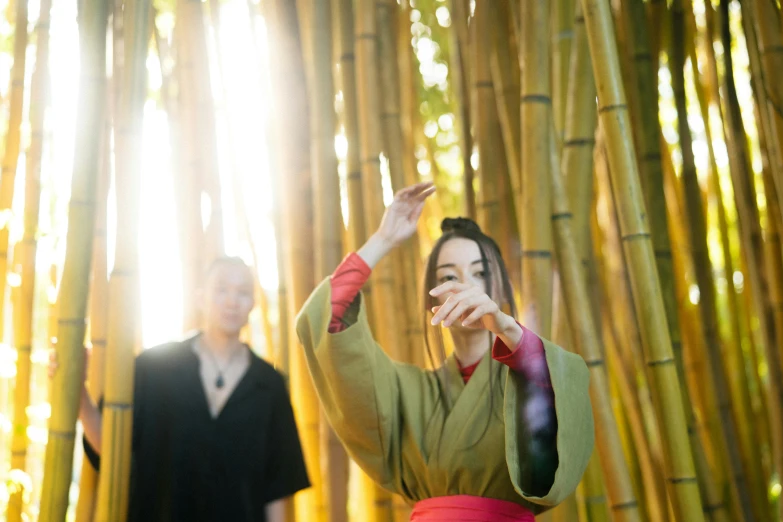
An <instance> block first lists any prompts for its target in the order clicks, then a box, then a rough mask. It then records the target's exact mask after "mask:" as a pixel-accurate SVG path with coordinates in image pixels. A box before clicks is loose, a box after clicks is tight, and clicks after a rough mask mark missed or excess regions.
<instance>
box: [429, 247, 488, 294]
mask: <svg viewBox="0 0 783 522" xmlns="http://www.w3.org/2000/svg"><path fill="white" fill-rule="evenodd" d="M486 277H487V274H486V273H485V272H484V264H483V263H482V262H481V251H480V250H479V246H478V244H477V243H476V242H475V241H473V240H471V239H465V238H462V237H455V238H453V239H449V240H448V241H446V242H445V243H443V246H442V247H441V249H440V252H439V253H438V260H437V263H436V265H435V284H436V286H440V285H442V284H443V283H447V282H449V281H454V282H457V283H462V284H466V285H473V286H477V287H480V288H481V289H485V286H486V279H485V278H486ZM450 295H451V294H450V293H449V294H444V295H442V296H440V297H439V298H438V304H440V305H442V304H443V303H444V302H445V301H446V299H448V297H449V296H450Z"/></svg>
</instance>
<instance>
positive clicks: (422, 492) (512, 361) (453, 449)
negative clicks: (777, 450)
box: [297, 183, 593, 522]
mask: <svg viewBox="0 0 783 522" xmlns="http://www.w3.org/2000/svg"><path fill="white" fill-rule="evenodd" d="M433 192H434V188H433V186H432V184H430V183H422V184H418V185H414V186H412V187H408V188H406V189H404V190H402V191H400V192H399V193H398V194H396V195H395V198H394V201H393V202H392V204H391V205H390V206H389V207H388V209H387V210H386V213H385V215H384V217H383V220H382V222H381V225H380V227H379V229H378V231H377V232H376V233H375V234H374V235H373V236H372V237H371V238H370V239H369V240H368V241H367V243H366V244H365V245H364V246H363V247H362V248H361V249H360V250H359V251H358V252H357V253H354V254H351V255H349V256H348V257H347V258H346V259H345V260H344V261H343V263H342V264H341V265H340V267H338V269H337V270H336V271H335V273H334V274H333V275H332V277H331V278H329V279H327V280H326V281H324V282H323V283H321V284H320V286H319V287H318V288H316V290H315V291H314V292H313V294H312V295H311V296H310V298H309V300H308V301H307V302H306V303H305V305H304V307H303V309H302V311H301V312H300V314H299V317H298V318H297V332H298V335H299V339H300V340H301V342H302V344H303V345H304V349H305V354H306V358H307V363H308V365H309V368H310V373H311V375H312V377H313V381H314V384H315V387H316V390H317V392H318V395H319V397H320V400H321V402H322V404H323V406H324V409H325V411H326V414H327V417H328V419H329V422H330V423H331V425H332V427H333V428H334V430H335V431H336V433H337V435H338V436H339V437H340V439H341V441H342V442H343V444H344V445H345V447H346V449H347V451H348V453H349V454H350V455H351V457H353V458H354V460H356V462H357V463H358V464H359V465H360V466H361V468H362V469H363V470H364V471H365V472H366V473H367V474H368V475H369V476H370V477H371V478H372V479H373V480H375V481H376V482H377V483H378V484H379V485H381V486H382V487H384V488H385V489H387V490H389V491H392V492H394V493H398V494H400V495H402V496H403V497H404V498H405V499H406V500H407V501H408V502H410V503H415V505H414V508H413V513H412V516H411V520H413V521H417V522H420V521H446V520H449V521H460V520H464V521H467V520H470V521H487V522H489V521H496V520H504V521H515V522H522V521H524V522H532V521H533V517H534V515H536V514H539V513H541V512H543V511H546V510H547V509H549V508H551V507H553V506H555V505H557V504H558V503H559V502H560V501H562V500H563V499H564V498H565V497H566V496H568V495H569V494H570V493H572V492H573V491H574V489H575V488H576V485H577V484H578V482H579V480H580V478H581V476H582V473H583V472H584V469H585V467H586V465H587V461H588V459H589V457H590V454H591V452H592V448H593V417H592V412H591V409H590V400H589V396H588V389H587V388H588V379H589V377H588V370H587V366H586V365H585V363H584V361H583V360H582V359H581V358H580V357H578V356H576V355H574V354H572V353H569V352H566V351H565V350H563V349H561V348H559V347H557V346H555V345H553V344H552V343H550V342H549V341H544V340H542V339H540V338H539V337H538V336H537V335H536V334H534V333H533V332H531V331H529V330H527V329H526V328H524V327H523V326H521V325H520V324H519V323H517V322H516V321H515V320H514V318H513V317H512V316H511V315H508V314H506V313H504V312H503V311H501V307H503V306H507V307H508V308H509V309H510V310H511V313H512V314H513V313H514V305H513V302H514V301H513V294H512V290H511V284H510V283H509V278H508V274H507V272H506V268H505V265H504V263H503V260H502V258H501V256H500V250H499V249H498V247H497V244H496V243H495V242H494V241H492V239H490V238H489V237H487V236H486V235H485V234H483V233H482V232H481V230H480V229H479V227H478V226H477V225H476V224H475V223H474V222H472V221H470V220H467V219H451V220H445V221H444V223H443V226H442V228H443V232H444V234H443V236H442V237H441V238H440V239H439V240H438V242H437V243H436V244H435V247H434V248H433V251H432V253H431V254H430V257H429V261H428V263H427V268H426V274H425V303H426V309H425V317H426V319H425V320H426V322H427V328H428V329H429V330H430V334H428V335H427V336H425V337H427V339H425V343H426V344H427V347H428V349H429V346H430V344H431V343H430V342H429V338H430V337H431V338H432V339H433V340H436V341H437V340H439V335H438V334H439V333H440V331H441V330H440V328H439V327H438V325H440V326H441V327H445V328H448V329H449V330H450V333H451V336H452V338H453V342H454V354H453V355H452V356H450V357H449V358H447V359H445V357H444V359H445V362H444V361H441V364H440V365H437V366H436V365H435V364H433V366H434V367H437V368H438V369H437V370H435V371H427V370H423V369H421V368H419V367H416V366H412V365H408V364H402V363H398V362H395V361H392V360H390V359H389V358H388V357H387V356H386V354H385V353H384V351H383V350H382V349H381V347H380V346H378V344H377V343H376V342H375V341H374V340H373V337H372V332H371V331H370V326H369V324H368V321H367V313H366V309H365V304H364V301H363V300H362V298H361V296H360V294H359V290H360V288H361V286H362V285H363V284H364V282H365V281H366V280H367V278H368V277H369V275H370V271H371V269H372V267H374V266H375V265H376V264H377V263H378V261H380V260H381V259H382V258H383V257H384V256H385V255H387V254H388V253H389V252H390V251H391V250H392V249H393V248H394V247H395V246H397V245H399V244H400V243H402V242H403V241H405V240H406V239H408V238H409V237H411V236H412V235H413V233H414V232H415V230H416V223H417V221H418V218H419V216H420V215H421V211H422V208H423V206H424V201H425V200H426V198H427V197H429V196H430V195H431V194H432V193H433ZM384 313H394V312H393V311H385V312H384ZM438 344H440V346H441V350H440V351H441V354H443V350H442V343H438ZM430 356H431V357H432V353H431V351H430Z"/></svg>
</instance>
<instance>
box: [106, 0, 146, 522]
mask: <svg viewBox="0 0 783 522" xmlns="http://www.w3.org/2000/svg"><path fill="white" fill-rule="evenodd" d="M151 7H152V6H151V2H149V1H148V0H140V1H138V2H130V3H126V4H125V5H124V6H123V28H124V31H125V33H124V40H123V46H124V49H123V50H124V60H125V61H124V66H125V67H124V76H123V85H122V89H121V91H120V98H119V103H118V104H117V106H116V112H115V115H116V116H115V128H116V129H118V134H120V135H121V139H119V140H117V147H116V153H115V187H116V190H117V194H122V197H121V198H118V199H117V235H116V246H115V257H114V259H115V261H114V267H113V270H112V273H111V276H110V278H109V295H110V296H111V297H110V306H109V311H108V330H107V339H106V390H105V394H104V397H105V402H104V408H103V417H102V427H101V432H102V437H101V438H102V440H103V445H102V447H101V474H100V481H99V483H98V506H97V512H96V515H95V519H96V520H97V521H98V522H103V521H106V522H108V521H112V522H113V521H119V522H121V521H122V520H125V517H126V516H127V510H128V488H129V483H130V462H131V447H130V441H131V433H132V429H133V409H132V405H133V374H134V372H133V370H131V371H128V370H129V369H132V368H134V361H135V354H136V353H137V351H138V350H139V346H140V344H141V336H140V332H141V323H140V312H141V310H140V306H141V303H140V295H139V275H138V219H137V216H138V212H139V197H140V192H141V151H142V134H141V132H142V121H143V110H144V102H145V100H146V98H147V74H146V73H147V68H146V62H147V51H148V42H149V38H150V31H151V27H150V22H151V16H150V11H151Z"/></svg>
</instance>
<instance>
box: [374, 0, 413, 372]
mask: <svg viewBox="0 0 783 522" xmlns="http://www.w3.org/2000/svg"><path fill="white" fill-rule="evenodd" d="M376 6H377V10H378V47H379V58H380V77H381V86H382V89H383V108H382V112H381V121H382V123H383V138H384V150H385V151H386V156H387V157H388V159H389V175H390V178H391V182H392V189H393V190H394V191H397V190H400V189H402V188H403V187H404V186H405V185H406V183H405V161H404V159H403V158H404V156H405V149H404V137H403V132H402V119H401V100H400V88H399V87H400V83H401V82H400V74H399V65H398V57H397V35H398V33H399V31H397V24H398V22H405V20H404V19H402V20H398V15H400V14H402V11H401V10H400V9H399V8H398V6H397V3H396V2H392V1H390V0H378V1H377V2H376ZM411 152H412V151H411ZM411 152H409V154H410V153H411ZM419 257H420V253H419V248H418V242H417V241H416V240H415V239H414V240H412V241H409V242H407V243H406V244H405V245H403V247H402V248H401V249H398V250H397V251H396V252H395V253H394V266H395V278H396V280H397V281H398V282H399V283H400V285H399V286H400V291H398V292H397V293H396V296H397V298H398V303H399V305H400V306H399V307H398V308H397V309H398V310H405V312H403V316H402V317H401V318H400V325H401V326H403V332H404V336H405V346H415V345H417V344H418V343H419V341H420V339H421V335H422V334H423V332H422V329H421V321H420V320H419V317H420V316H419V314H418V312H417V310H416V307H415V306H414V307H411V306H408V305H409V304H410V303H415V302H417V288H416V285H417V281H418V280H417V279H416V278H415V276H414V277H411V276H412V275H414V274H415V269H414V268H413V263H414V262H416V260H417V259H419ZM401 349H402V348H401ZM401 356H403V357H405V360H406V362H410V361H409V359H408V358H407V357H406V356H405V354H402V353H401Z"/></svg>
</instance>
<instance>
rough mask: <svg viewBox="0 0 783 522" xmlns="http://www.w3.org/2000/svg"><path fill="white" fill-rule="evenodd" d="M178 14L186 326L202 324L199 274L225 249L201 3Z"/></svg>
mask: <svg viewBox="0 0 783 522" xmlns="http://www.w3.org/2000/svg"><path fill="white" fill-rule="evenodd" d="M176 14H177V26H176V30H177V35H176V38H175V40H176V43H177V74H178V87H179V89H178V92H179V97H178V99H179V101H180V125H179V127H178V130H179V133H180V137H181V139H180V140H179V143H178V150H177V152H178V153H179V162H180V164H179V166H178V167H179V169H178V170H179V171H180V172H179V179H178V181H179V183H178V187H180V190H179V191H178V195H179V199H178V206H179V214H180V251H181V253H182V254H181V255H182V258H183V259H185V260H186V261H185V262H183V286H182V295H183V303H184V304H183V311H184V313H183V318H184V327H185V329H186V330H188V329H194V328H197V327H198V326H199V324H200V322H199V312H198V309H197V307H196V302H197V300H196V299H195V297H194V292H195V291H196V289H197V287H198V284H199V278H200V277H201V274H202V273H203V272H204V270H206V267H207V265H208V263H210V262H211V261H212V259H214V258H216V257H219V256H220V255H222V253H223V220H222V201H221V195H220V183H219V178H218V173H219V169H218V164H217V151H216V146H217V144H216V136H215V134H214V132H215V131H214V128H215V115H214V105H213V101H212V94H211V90H210V85H211V82H210V76H209V67H208V61H207V59H206V57H207V41H206V34H205V32H206V29H205V27H204V13H203V8H202V2H200V1H197V0H178V1H177V2H176ZM203 194H206V195H207V196H208V198H209V211H210V212H209V215H208V221H207V223H206V224H202V197H203Z"/></svg>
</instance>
